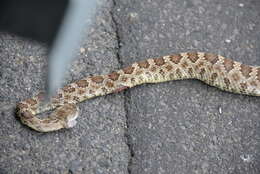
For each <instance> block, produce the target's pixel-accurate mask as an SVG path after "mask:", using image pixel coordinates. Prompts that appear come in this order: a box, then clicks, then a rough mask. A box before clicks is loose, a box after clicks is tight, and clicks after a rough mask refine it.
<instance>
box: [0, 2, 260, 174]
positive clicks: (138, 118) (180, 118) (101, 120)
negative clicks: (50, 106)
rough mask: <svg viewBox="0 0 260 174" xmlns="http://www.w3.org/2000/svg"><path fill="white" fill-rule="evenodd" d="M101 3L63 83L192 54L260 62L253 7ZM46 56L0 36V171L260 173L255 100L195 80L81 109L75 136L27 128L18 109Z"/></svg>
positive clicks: (40, 48)
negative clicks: (159, 58)
mask: <svg viewBox="0 0 260 174" xmlns="http://www.w3.org/2000/svg"><path fill="white" fill-rule="evenodd" d="M99 5H100V7H99V11H98V13H97V15H96V17H95V22H94V24H93V26H92V27H91V29H90V31H89V33H87V32H86V33H85V36H83V39H82V43H81V45H80V47H79V48H78V50H77V55H76V57H77V59H76V60H75V61H74V62H73V63H72V64H71V66H70V68H69V71H68V73H67V77H66V79H64V84H67V83H70V82H73V81H74V80H77V79H80V78H82V77H85V76H88V75H95V74H105V73H109V72H111V71H113V70H115V69H118V68H120V67H124V66H126V65H129V64H131V63H133V62H135V61H139V60H143V59H146V58H150V57H157V56H163V55H168V54H172V53H179V52H186V51H195V50H197V51H205V52H212V53H216V54H220V55H223V56H225V57H229V58H232V59H234V60H236V61H241V62H243V63H246V64H250V65H260V58H259V57H260V35H259V33H258V32H259V31H260V22H259V21H260V13H259V11H260V10H259V9H260V2H259V1H258V0H248V1H243V0H229V1H226V0H219V1H215V0H174V1H173V0H147V1H140V0H99ZM87 36H88V37H87ZM84 37H86V38H88V39H84ZM47 55H48V47H47V46H46V45H45V44H44V43H39V42H36V41H32V40H29V39H25V38H21V37H18V36H15V35H12V34H9V33H3V32H2V33H0V119H1V121H0V123H1V126H0V174H2V173H3V174H6V173H7V174H9V173H10V174H13V173H19V174H27V173H34V174H56V173H62V174H79V173H87V174H88V173H93V174H110V173H111V174H113V173H116V174H127V173H130V174H141V173H142V174H146V173H147V174H148V173H149V174H157V173H158V174H171V173H176V174H186V173H187V174H190V173H198V174H202V173H205V174H208V173H212V174H213V173H218V174H226V173H229V174H233V173H234V174H240V173H241V174H244V173H247V174H258V173H260V155H259V154H260V152H259V149H260V134H259V132H260V117H259V115H260V108H259V106H260V98H258V97H251V96H244V95H238V94H232V93H228V92H223V91H220V90H219V89H217V88H214V87H210V86H207V85H205V84H204V83H202V82H200V81H197V80H183V81H172V82H166V83H161V84H146V85H142V86H138V87H135V88H133V89H130V90H127V91H125V92H121V93H118V94H112V95H108V96H104V97H98V98H95V99H91V100H89V101H86V102H83V103H81V104H79V107H80V113H81V114H80V117H79V119H78V124H77V125H76V126H75V127H74V128H73V129H69V130H61V131H57V132H53V133H47V134H45V133H38V132H35V131H33V130H31V129H29V128H27V127H26V126H23V125H22V124H21V123H20V122H19V120H18V119H16V117H15V114H14V109H15V105H16V102H18V101H21V100H23V99H25V98H28V97H31V96H32V95H33V94H35V93H37V91H39V90H42V89H43V86H44V76H45V75H46V66H47Z"/></svg>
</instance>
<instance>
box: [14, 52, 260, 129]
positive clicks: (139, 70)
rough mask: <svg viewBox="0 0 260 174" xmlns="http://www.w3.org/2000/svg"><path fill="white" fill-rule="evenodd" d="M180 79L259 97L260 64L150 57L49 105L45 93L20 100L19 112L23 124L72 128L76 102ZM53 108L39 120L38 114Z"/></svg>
mask: <svg viewBox="0 0 260 174" xmlns="http://www.w3.org/2000/svg"><path fill="white" fill-rule="evenodd" d="M179 79H198V80H201V81H203V82H205V83H207V84H208V85H211V86H215V87H218V88H220V89H222V90H225V91H229V92H234V93H240V94H247V95H254V96H260V67H259V66H249V65H245V64H242V63H239V62H236V61H233V60H231V59H228V58H224V57H222V56H220V55H215V54H211V53H202V52H187V53H180V54H175V55H170V56H163V57H159V58H151V59H147V60H143V61H140V62H136V63H133V64H132V65H130V66H128V67H126V68H123V69H121V70H118V71H114V72H112V73H110V74H106V75H97V76H92V77H86V78H83V79H81V80H78V81H76V82H74V83H71V84H69V85H67V86H65V87H63V88H62V89H60V90H59V91H58V94H57V96H55V97H53V98H51V100H50V102H49V103H48V104H45V105H44V106H42V105H41V102H42V101H43V94H42V93H39V94H38V95H36V96H34V97H32V98H30V99H27V100H24V101H22V102H19V103H18V104H17V115H18V117H19V118H20V120H21V121H22V123H24V124H26V125H27V126H29V127H31V128H32V129H34V130H36V131H40V132H49V131H54V130H58V129H61V128H69V127H73V126H74V125H75V124H76V118H77V116H78V108H77V106H76V104H77V103H79V102H82V101H84V100H87V99H90V98H93V97H96V96H102V95H107V94H110V93H114V92H119V91H122V90H125V89H127V88H131V87H134V86H137V85H140V84H144V83H159V82H165V81H170V80H179ZM49 110H54V111H53V112H52V113H51V114H50V115H49V116H47V117H45V118H43V119H40V118H37V117H36V116H35V115H37V114H39V113H43V112H45V111H49Z"/></svg>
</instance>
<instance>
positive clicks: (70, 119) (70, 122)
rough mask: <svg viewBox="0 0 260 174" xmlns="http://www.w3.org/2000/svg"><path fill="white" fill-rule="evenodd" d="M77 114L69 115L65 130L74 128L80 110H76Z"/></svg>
mask: <svg viewBox="0 0 260 174" xmlns="http://www.w3.org/2000/svg"><path fill="white" fill-rule="evenodd" d="M76 109H77V110H76V112H75V113H74V114H73V115H68V117H67V119H66V123H65V128H72V127H74V126H75V125H76V124H77V120H76V119H77V118H78V116H79V110H78V108H76Z"/></svg>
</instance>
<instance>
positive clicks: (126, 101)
mask: <svg viewBox="0 0 260 174" xmlns="http://www.w3.org/2000/svg"><path fill="white" fill-rule="evenodd" d="M115 7H116V0H112V8H111V9H112V10H111V18H112V25H113V26H112V27H113V28H114V30H115V35H116V40H117V47H116V57H117V60H118V63H119V66H120V68H122V67H123V65H124V64H123V60H122V58H121V56H120V53H119V51H120V49H121V38H120V35H119V28H118V23H117V21H116V19H115V14H114V10H115ZM123 96H124V110H125V117H126V130H125V132H124V137H125V143H126V145H127V146H128V149H129V153H130V158H129V161H128V166H127V171H128V173H129V174H131V173H132V171H131V165H132V162H133V157H134V150H133V147H132V144H131V137H130V135H129V132H128V128H129V108H128V106H129V105H130V101H131V95H130V92H129V91H123Z"/></svg>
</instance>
